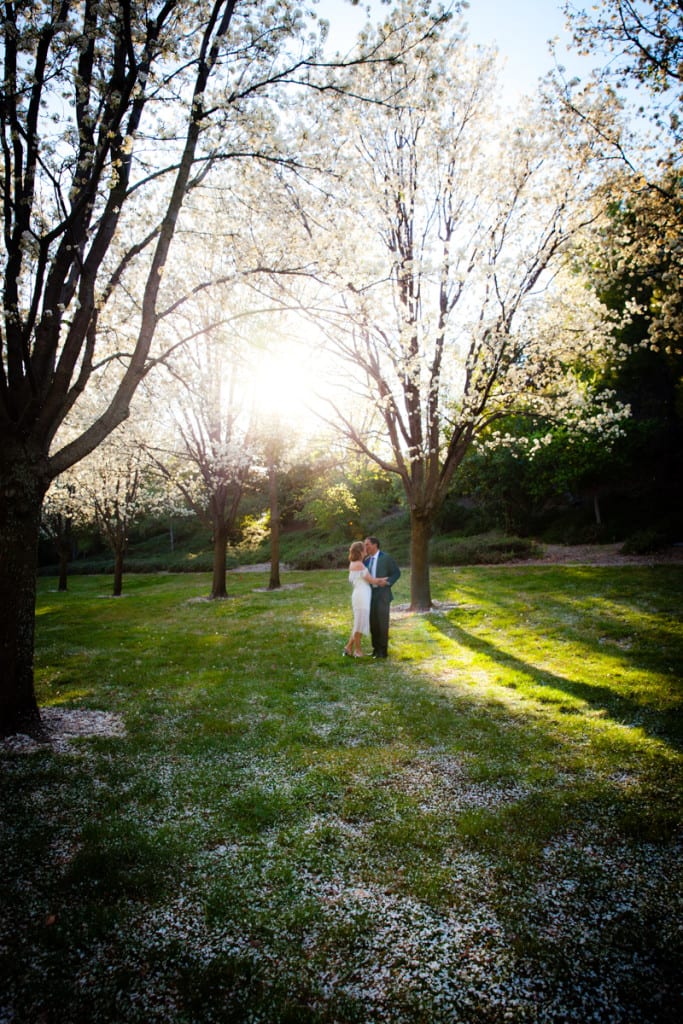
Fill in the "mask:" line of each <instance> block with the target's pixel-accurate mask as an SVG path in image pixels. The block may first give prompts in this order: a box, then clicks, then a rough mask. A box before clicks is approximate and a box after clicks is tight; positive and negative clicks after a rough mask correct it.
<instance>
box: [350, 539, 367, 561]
mask: <svg viewBox="0 0 683 1024" xmlns="http://www.w3.org/2000/svg"><path fill="white" fill-rule="evenodd" d="M364 551H365V544H363V541H362V540H354V542H353V544H352V545H351V547H350V548H349V562H362V561H363V553H364Z"/></svg>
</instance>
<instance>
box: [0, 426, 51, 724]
mask: <svg viewBox="0 0 683 1024" xmlns="http://www.w3.org/2000/svg"><path fill="white" fill-rule="evenodd" d="M8 447H9V448H10V449H13V450H10V451H7V450H6V451H5V452H3V453H1V454H0V610H1V614H0V735H2V736H11V735H13V734H15V733H18V732H22V733H27V734H29V735H31V736H34V737H36V738H38V739H45V738H46V737H45V731H44V729H43V727H42V724H41V721H40V713H39V711H38V704H37V702H36V697H35V691H34V682H33V649H34V638H35V611H36V571H37V564H38V537H39V532H40V509H41V505H42V502H43V497H44V496H45V491H46V490H47V483H48V480H47V472H46V466H45V465H44V463H43V460H41V459H40V458H39V457H36V458H32V457H31V456H30V455H27V454H26V452H25V451H23V452H21V453H20V454H17V449H16V447H15V446H14V445H10V446H8Z"/></svg>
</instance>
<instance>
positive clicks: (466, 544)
mask: <svg viewBox="0 0 683 1024" xmlns="http://www.w3.org/2000/svg"><path fill="white" fill-rule="evenodd" d="M539 553H540V551H539V548H538V546H537V545H536V544H535V543H534V541H532V540H528V539H526V538H523V537H504V536H501V535H500V534H485V535H483V536H482V535H480V536H478V537H447V538H446V537H444V538H443V539H441V538H436V539H435V540H434V541H432V545H431V552H430V559H431V563H432V565H498V564H500V563H502V562H509V561H511V560H512V559H515V558H534V557H536V556H538V554H539Z"/></svg>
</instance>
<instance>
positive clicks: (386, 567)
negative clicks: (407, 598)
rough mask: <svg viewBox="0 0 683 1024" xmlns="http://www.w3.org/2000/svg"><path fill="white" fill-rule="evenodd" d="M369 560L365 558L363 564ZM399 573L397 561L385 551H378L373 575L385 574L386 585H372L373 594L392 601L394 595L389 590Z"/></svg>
mask: <svg viewBox="0 0 683 1024" xmlns="http://www.w3.org/2000/svg"><path fill="white" fill-rule="evenodd" d="M369 561H370V559H369V558H367V559H366V560H365V564H366V565H368V563H369ZM400 575H401V570H400V569H399V567H398V565H397V563H396V562H395V561H394V559H393V558H392V557H391V555H388V554H387V553H386V551H380V553H379V557H378V558H377V568H376V569H375V576H377V577H378V578H379V577H380V576H386V577H387V585H386V587H374V588H373V591H372V593H373V596H375V597H379V598H381V599H383V600H385V601H393V599H394V595H393V594H392V592H391V588H392V587H393V585H394V583H396V581H397V579H398V578H399V576H400Z"/></svg>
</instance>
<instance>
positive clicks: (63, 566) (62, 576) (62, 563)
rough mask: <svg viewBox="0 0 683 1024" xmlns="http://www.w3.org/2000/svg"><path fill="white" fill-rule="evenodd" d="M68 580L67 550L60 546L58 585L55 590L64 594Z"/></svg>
mask: <svg viewBox="0 0 683 1024" xmlns="http://www.w3.org/2000/svg"><path fill="white" fill-rule="evenodd" d="M68 579H69V550H68V548H66V549H65V548H64V547H63V546H62V545H61V544H60V546H59V583H58V584H57V590H59V591H60V592H64V591H65V590H66V589H67V584H68Z"/></svg>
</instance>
